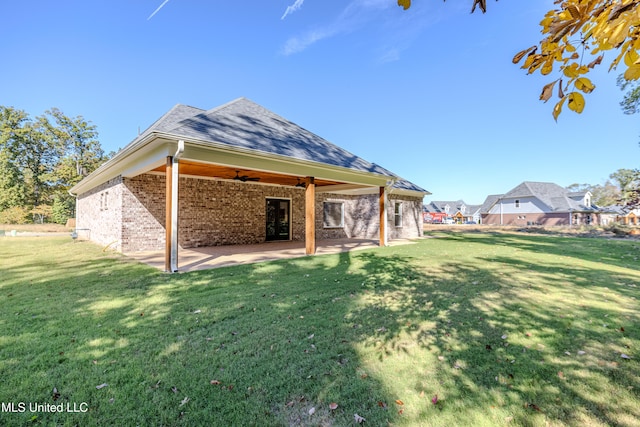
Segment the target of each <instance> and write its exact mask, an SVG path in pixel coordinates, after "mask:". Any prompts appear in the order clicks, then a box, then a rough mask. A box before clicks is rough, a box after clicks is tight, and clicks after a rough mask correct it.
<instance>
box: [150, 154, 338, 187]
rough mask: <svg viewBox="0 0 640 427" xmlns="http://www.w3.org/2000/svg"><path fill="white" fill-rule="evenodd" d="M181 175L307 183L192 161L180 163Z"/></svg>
mask: <svg viewBox="0 0 640 427" xmlns="http://www.w3.org/2000/svg"><path fill="white" fill-rule="evenodd" d="M179 167H180V175H182V176H197V177H207V178H214V179H224V180H237V181H241V182H255V183H260V184H273V185H282V186H289V187H295V186H302V185H303V184H304V182H305V177H304V176H300V177H298V176H292V175H286V174H279V173H274V172H265V171H258V170H251V169H241V168H236V167H232V166H225V165H215V164H209V163H200V162H194V161H190V160H181V161H180V166H179ZM164 171H165V166H160V167H157V168H155V169H153V172H159V173H164ZM315 184H316V186H318V187H324V186H334V185H341V184H344V183H342V182H339V181H331V180H326V179H316V180H315Z"/></svg>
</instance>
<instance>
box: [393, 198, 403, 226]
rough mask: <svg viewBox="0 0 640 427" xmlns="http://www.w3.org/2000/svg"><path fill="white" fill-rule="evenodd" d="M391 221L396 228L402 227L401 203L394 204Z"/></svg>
mask: <svg viewBox="0 0 640 427" xmlns="http://www.w3.org/2000/svg"><path fill="white" fill-rule="evenodd" d="M393 220H394V225H395V226H396V227H402V202H395V204H394V206H393Z"/></svg>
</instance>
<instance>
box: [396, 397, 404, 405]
mask: <svg viewBox="0 0 640 427" xmlns="http://www.w3.org/2000/svg"><path fill="white" fill-rule="evenodd" d="M396 405H400V406H402V405H404V402H403V401H402V400H400V399H398V400H396Z"/></svg>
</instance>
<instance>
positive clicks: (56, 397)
mask: <svg viewBox="0 0 640 427" xmlns="http://www.w3.org/2000/svg"><path fill="white" fill-rule="evenodd" d="M52 393H53V400H54V401H55V400H58V399H59V398H60V393H58V389H57V388H56V387H54V388H53V391H52Z"/></svg>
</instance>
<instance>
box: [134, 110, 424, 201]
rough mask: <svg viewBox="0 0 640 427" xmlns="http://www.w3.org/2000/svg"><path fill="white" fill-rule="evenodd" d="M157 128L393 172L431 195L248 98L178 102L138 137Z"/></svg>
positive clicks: (384, 172)
mask: <svg viewBox="0 0 640 427" xmlns="http://www.w3.org/2000/svg"><path fill="white" fill-rule="evenodd" d="M152 132H163V133H168V134H171V135H175V136H177V137H181V138H192V139H197V140H200V141H203V142H211V143H216V144H223V145H228V146H231V147H236V148H243V149H248V150H253V151H258V152H263V153H269V154H277V155H282V156H287V157H291V158H294V159H298V160H305V161H313V162H318V163H323V164H327V165H332V166H339V167H344V168H348V169H352V170H356V171H361V172H371V173H377V174H380V175H387V176H390V177H394V178H396V179H397V182H396V184H395V185H394V188H398V189H404V190H411V191H417V192H424V193H428V191H426V190H425V189H423V188H421V187H419V186H417V185H415V184H413V183H411V182H409V181H406V180H404V179H402V178H400V177H399V176H397V175H395V174H393V173H392V172H390V171H388V170H387V169H385V168H383V167H381V166H379V165H376V164H375V163H370V162H368V161H366V160H364V159H362V158H360V157H358V156H356V155H354V154H352V153H350V152H349V151H347V150H345V149H343V148H340V147H338V146H337V145H335V144H332V143H331V142H329V141H327V140H325V139H323V138H321V137H319V136H318V135H316V134H314V133H312V132H310V131H308V130H306V129H304V128H302V127H300V126H298V125H296V124H295V123H293V122H291V121H289V120H287V119H285V118H283V117H280V116H278V115H277V114H275V113H273V112H271V111H269V110H267V109H266V108H264V107H262V106H260V105H258V104H256V103H254V102H252V101H250V100H248V99H246V98H239V99H236V100H235V101H232V102H229V103H227V104H224V105H222V106H220V107H217V108H213V109H211V110H207V111H205V110H202V109H199V108H195V107H189V106H186V105H180V104H178V105H176V106H175V107H173V108H172V109H171V110H170V111H169V112H168V113H166V114H165V115H164V116H162V117H161V118H160V119H159V120H158V121H156V122H155V123H154V124H153V125H151V126H150V127H149V128H148V129H147V130H145V132H144V133H143V134H142V135H140V136H139V137H138V139H139V138H142V137H144V136H146V135H148V134H150V133H152ZM136 140H137V139H136ZM134 142H135V141H134Z"/></svg>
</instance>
